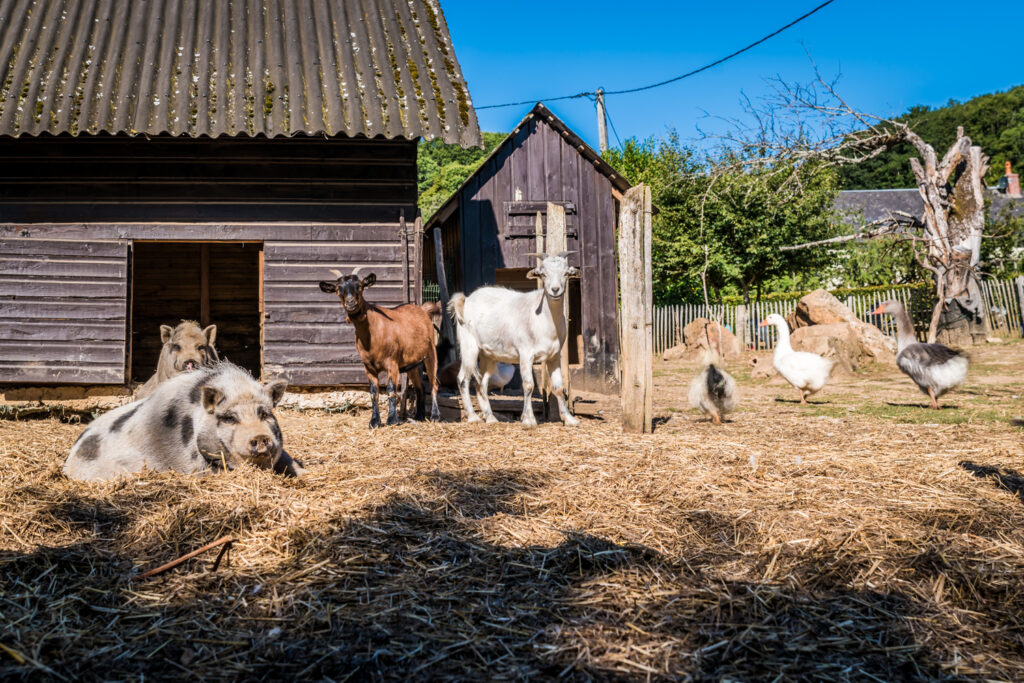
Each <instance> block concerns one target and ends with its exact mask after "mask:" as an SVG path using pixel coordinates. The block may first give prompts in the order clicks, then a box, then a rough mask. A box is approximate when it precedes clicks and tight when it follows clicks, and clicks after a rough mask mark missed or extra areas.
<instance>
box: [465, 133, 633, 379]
mask: <svg viewBox="0 0 1024 683" xmlns="http://www.w3.org/2000/svg"><path fill="white" fill-rule="evenodd" d="M612 190H613V188H612V184H611V182H610V181H609V180H608V179H607V178H606V177H605V176H604V175H602V174H601V173H600V172H598V171H597V170H596V169H595V168H594V167H593V165H592V164H591V163H590V162H588V161H587V160H586V159H585V158H584V157H582V156H581V155H580V154H579V153H578V151H577V150H576V149H575V148H573V147H572V146H571V145H569V144H568V143H567V142H566V141H565V140H564V139H563V137H562V136H561V135H559V133H558V132H557V131H556V130H555V129H554V128H552V127H551V126H549V125H548V124H547V122H545V121H542V120H538V119H537V118H533V119H530V120H529V121H528V122H527V123H525V124H524V125H523V126H522V127H521V128H520V129H519V130H518V131H517V132H516V133H515V134H514V135H513V136H512V139H511V140H509V141H507V142H505V143H504V144H503V145H502V147H501V148H500V149H499V150H498V152H497V154H495V156H494V157H493V158H492V159H490V160H489V161H488V162H487V163H486V164H485V165H484V166H483V167H482V168H481V170H480V171H479V172H478V173H477V174H476V175H475V176H474V177H473V178H472V179H471V182H470V183H469V184H468V185H467V186H466V187H465V188H464V189H463V191H462V194H461V196H460V208H459V212H460V213H461V226H462V227H461V244H462V261H461V266H462V268H461V270H462V276H463V282H462V288H463V290H464V291H466V292H467V293H468V292H472V291H473V290H474V289H476V288H477V287H480V286H483V285H487V284H493V283H494V279H495V271H496V269H498V268H523V267H531V266H533V265H534V263H533V262H532V260H531V259H529V258H527V257H526V256H525V253H527V252H529V251H533V250H534V249H533V245H532V243H531V244H530V245H529V246H530V248H525V247H526V246H527V245H526V243H528V242H531V240H515V239H513V240H506V239H505V237H506V235H508V234H510V232H514V231H515V226H514V225H513V221H508V220H506V216H505V203H506V202H523V201H538V202H546V201H556V202H571V203H572V204H573V205H575V207H576V212H575V213H574V214H571V217H570V222H569V229H570V231H573V230H575V231H577V232H578V237H577V238H570V239H569V241H568V242H569V249H570V250H576V251H578V253H576V254H574V255H572V256H571V257H570V262H571V263H572V264H573V265H577V266H579V267H580V268H581V270H582V282H581V285H580V287H581V292H582V309H583V310H582V316H581V320H580V328H581V330H582V335H581V336H582V340H583V358H584V361H583V372H582V373H574V375H573V382H574V386H577V387H578V388H580V389H584V390H590V391H616V390H617V386H618V318H617V311H618V290H617V285H616V264H615V220H616V200H615V196H614V194H613V191H612ZM521 242H522V244H520V243H521ZM577 375H579V379H578V380H577V379H576V377H577Z"/></svg>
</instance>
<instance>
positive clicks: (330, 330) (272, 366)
mask: <svg viewBox="0 0 1024 683" xmlns="http://www.w3.org/2000/svg"><path fill="white" fill-rule="evenodd" d="M406 227H407V228H411V224H409V225H407V226H406ZM401 230H402V225H401V224H398V225H395V224H391V225H388V224H381V225H353V226H321V227H318V228H314V230H313V239H312V240H310V241H281V242H270V241H268V242H266V243H265V244H264V275H263V278H264V280H263V281H264V288H263V299H264V304H263V305H264V311H265V314H266V325H265V330H264V346H263V359H264V374H265V375H267V376H268V377H283V378H284V379H287V380H288V381H289V382H291V383H292V384H297V385H305V386H327V385H339V384H363V383H365V382H366V374H365V373H364V372H363V365H362V362H361V361H360V360H359V355H358V353H356V346H355V334H354V331H353V328H352V326H351V325H350V324H349V323H348V322H347V320H346V315H345V309H344V308H343V307H342V305H341V302H340V301H339V300H338V297H337V296H336V295H333V294H324V293H323V292H322V291H320V287H319V283H320V281H321V280H334V279H335V276H334V275H333V274H332V273H331V269H336V270H340V271H341V272H343V273H349V272H351V271H352V269H354V268H356V267H360V268H361V269H362V270H360V275H361V276H365V275H368V274H369V273H374V274H375V275H376V276H377V282H376V284H375V285H374V286H373V287H370V288H369V289H367V290H365V293H364V296H365V297H366V300H367V301H369V302H371V303H374V304H378V305H380V306H396V305H398V304H401V303H405V302H409V301H414V300H415V290H414V288H413V285H412V282H413V279H414V277H415V272H414V264H413V262H412V259H413V253H412V242H413V240H411V239H410V240H406V241H403V239H402V233H401ZM405 242H408V244H405ZM403 250H406V253H407V254H408V256H406V255H405V254H404V253H403ZM403 270H406V273H407V275H403Z"/></svg>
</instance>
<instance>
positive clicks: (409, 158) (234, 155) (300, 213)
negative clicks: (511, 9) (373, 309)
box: [0, 135, 416, 239]
mask: <svg viewBox="0 0 1024 683" xmlns="http://www.w3.org/2000/svg"><path fill="white" fill-rule="evenodd" d="M0 159H3V164H0V219H2V220H3V221H4V222H33V223H34V222H90V223H110V222H118V223H129V222H134V221H139V222H142V221H147V222H150V221H160V222H169V221H182V222H210V221H232V222H239V221H254V222H255V221H316V222H337V221H342V222H354V221H378V222H381V221H388V222H397V221H398V220H399V215H400V213H401V212H402V211H403V210H404V212H405V215H406V217H408V218H409V219H410V220H411V219H412V218H413V217H415V215H416V214H415V211H416V143H415V142H411V141H407V140H364V139H348V138H343V139H336V138H315V137H314V138H307V137H297V138H274V139H271V140H266V139H248V138H238V139H235V138H227V139H217V140H210V139H198V140H193V139H180V138H171V137H159V138H153V139H149V140H147V139H144V138H130V137H127V136H111V135H100V136H85V135H83V136H79V137H77V138H72V137H70V136H58V137H39V138H29V137H22V138H17V139H12V138H0ZM208 237H209V238H210V239H215V238H216V237H215V235H209V236H208Z"/></svg>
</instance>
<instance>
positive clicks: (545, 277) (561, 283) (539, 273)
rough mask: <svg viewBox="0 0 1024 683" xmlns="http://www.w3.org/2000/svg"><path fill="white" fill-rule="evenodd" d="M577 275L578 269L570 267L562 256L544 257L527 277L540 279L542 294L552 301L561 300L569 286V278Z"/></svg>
mask: <svg viewBox="0 0 1024 683" xmlns="http://www.w3.org/2000/svg"><path fill="white" fill-rule="evenodd" d="M579 274H580V271H579V269H578V268H576V267H575V266H570V265H569V261H568V260H567V259H566V258H565V257H564V256H546V257H544V260H543V261H541V263H540V265H539V266H537V267H536V268H535V269H533V270H531V271H530V273H529V274H528V277H538V278H540V279H541V280H542V281H543V282H544V292H545V293H546V294H547V295H548V296H549V297H551V298H552V299H561V298H562V297H563V296H565V290H566V289H567V288H568V286H569V278H571V277H579Z"/></svg>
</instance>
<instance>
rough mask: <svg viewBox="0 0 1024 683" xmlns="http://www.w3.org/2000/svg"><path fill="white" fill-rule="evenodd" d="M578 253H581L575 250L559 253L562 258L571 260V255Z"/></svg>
mask: <svg viewBox="0 0 1024 683" xmlns="http://www.w3.org/2000/svg"><path fill="white" fill-rule="evenodd" d="M576 253H579V252H577V251H575V250H574V251H560V252H558V255H559V256H561V257H562V258H569V255H570V254H576Z"/></svg>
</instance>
